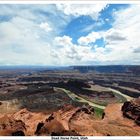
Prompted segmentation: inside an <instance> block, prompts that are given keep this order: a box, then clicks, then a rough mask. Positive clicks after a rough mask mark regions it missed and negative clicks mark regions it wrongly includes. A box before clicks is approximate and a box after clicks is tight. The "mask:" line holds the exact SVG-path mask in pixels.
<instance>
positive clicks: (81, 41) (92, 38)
mask: <svg viewBox="0 0 140 140" xmlns="http://www.w3.org/2000/svg"><path fill="white" fill-rule="evenodd" d="M99 38H101V36H100V34H99V33H98V32H91V33H90V34H88V35H87V36H82V37H80V38H79V39H78V43H79V44H80V45H88V44H89V43H92V42H95V41H96V40H97V39H99Z"/></svg>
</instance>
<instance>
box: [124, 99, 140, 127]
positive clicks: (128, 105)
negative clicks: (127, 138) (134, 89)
mask: <svg viewBox="0 0 140 140" xmlns="http://www.w3.org/2000/svg"><path fill="white" fill-rule="evenodd" d="M122 112H123V115H124V116H125V117H127V118H130V119H132V120H134V122H135V123H136V124H138V125H140V97H139V98H137V99H134V100H132V101H127V102H125V103H124V104H123V106H122Z"/></svg>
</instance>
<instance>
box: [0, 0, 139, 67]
mask: <svg viewBox="0 0 140 140" xmlns="http://www.w3.org/2000/svg"><path fill="white" fill-rule="evenodd" d="M139 13H140V5H138V4H136V5H128V4H104V3H102V4H101V3H100V4H80V5H79V4H42V5H41V4H40V5H39V4H38V5H32V4H25V5H24V4H21V5H18V4H9V5H8V4H5V5H4V4H0V66H3V65H43V66H44V65H49V66H50V65H51V66H68V65H121V64H122V65H139V64H140V14H139Z"/></svg>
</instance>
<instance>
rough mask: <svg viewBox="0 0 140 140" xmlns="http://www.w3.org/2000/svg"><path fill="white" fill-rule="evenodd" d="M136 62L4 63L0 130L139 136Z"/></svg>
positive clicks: (139, 71) (26, 133)
mask: <svg viewBox="0 0 140 140" xmlns="http://www.w3.org/2000/svg"><path fill="white" fill-rule="evenodd" d="M139 96H140V66H134V65H131V66H127V65H116V66H69V67H49V68H47V67H12V68H11V67H2V68H1V69H0V135H1V136H59V135H61V136H71V135H72V136H140V98H139Z"/></svg>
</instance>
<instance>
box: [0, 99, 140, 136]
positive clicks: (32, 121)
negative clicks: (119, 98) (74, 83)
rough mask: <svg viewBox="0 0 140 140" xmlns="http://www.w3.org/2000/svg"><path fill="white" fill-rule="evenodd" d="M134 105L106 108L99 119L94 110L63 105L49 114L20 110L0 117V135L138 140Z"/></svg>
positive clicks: (136, 109) (134, 103)
mask: <svg viewBox="0 0 140 140" xmlns="http://www.w3.org/2000/svg"><path fill="white" fill-rule="evenodd" d="M138 105H139V99H137V100H133V101H131V102H130V103H128V102H126V103H124V105H123V106H122V104H117V103H116V104H110V105H108V106H107V107H106V109H105V112H104V117H103V118H102V119H99V118H97V117H96V116H95V112H94V109H93V108H92V107H90V106H83V107H74V106H72V105H66V106H64V107H62V108H61V109H59V110H57V111H54V112H52V113H44V112H31V111H28V110H27V109H22V110H20V111H18V112H16V113H12V114H8V115H0V135H1V136H56V135H57V136H59V135H61V136H77V135H79V136H80V135H81V136H140V127H139V106H138ZM130 108H131V109H130ZM133 109H134V110H133ZM121 110H122V111H121ZM124 116H125V117H124ZM126 116H130V117H129V118H131V119H129V118H128V117H126ZM132 119H133V120H135V122H134V121H133V120H132Z"/></svg>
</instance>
